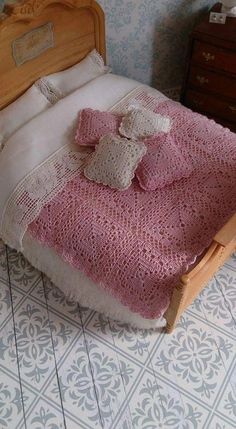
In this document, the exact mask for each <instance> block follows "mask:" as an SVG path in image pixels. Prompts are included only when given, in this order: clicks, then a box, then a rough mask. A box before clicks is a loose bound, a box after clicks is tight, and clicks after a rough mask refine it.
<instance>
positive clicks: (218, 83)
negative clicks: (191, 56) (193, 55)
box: [189, 65, 236, 100]
mask: <svg viewBox="0 0 236 429" xmlns="http://www.w3.org/2000/svg"><path fill="white" fill-rule="evenodd" d="M189 84H190V85H192V86H195V87H197V88H203V89H205V90H207V91H212V92H215V93H217V94H221V95H223V96H225V97H231V98H235V100H236V79H234V78H230V77H227V76H225V75H222V74H217V73H214V72H212V71H210V70H207V69H203V68H201V67H197V66H193V65H192V66H191V68H190V74H189Z"/></svg>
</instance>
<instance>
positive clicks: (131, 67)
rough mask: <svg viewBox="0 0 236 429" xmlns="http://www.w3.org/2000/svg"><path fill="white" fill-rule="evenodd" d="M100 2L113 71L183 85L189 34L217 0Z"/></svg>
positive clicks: (156, 82)
mask: <svg viewBox="0 0 236 429" xmlns="http://www.w3.org/2000/svg"><path fill="white" fill-rule="evenodd" d="M8 2H11V3H13V2H14V0H8ZM98 2H99V3H100V4H101V6H102V7H103V9H104V11H105V14H106V28H107V48H108V62H109V64H110V65H111V66H112V68H113V71H114V72H115V73H117V74H121V75H124V76H128V77H131V78H133V79H136V80H139V81H141V82H143V83H148V84H151V85H153V86H155V87H157V88H160V89H166V88H172V87H176V86H179V85H181V81H182V76H183V69H184V61H185V53H186V47H187V43H188V34H189V33H190V31H191V29H192V28H193V26H194V23H195V22H196V20H197V19H198V18H199V17H200V16H201V14H202V13H203V12H204V11H206V10H207V9H208V8H209V6H211V5H212V4H214V3H215V1H214V0H98Z"/></svg>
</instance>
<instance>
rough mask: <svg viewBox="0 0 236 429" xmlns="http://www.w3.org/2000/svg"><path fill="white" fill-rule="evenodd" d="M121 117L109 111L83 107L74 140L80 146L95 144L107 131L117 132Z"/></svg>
mask: <svg viewBox="0 0 236 429" xmlns="http://www.w3.org/2000/svg"><path fill="white" fill-rule="evenodd" d="M120 123H121V117H120V116H118V115H114V114H113V113H110V112H100V111H99V110H93V109H83V110H81V111H80V113H79V122H78V128H77V130H76V134H75V141H76V143H78V144H79V145H82V146H95V145H96V144H98V143H99V139H100V138H101V137H103V136H104V135H106V134H108V133H112V134H119V126H120Z"/></svg>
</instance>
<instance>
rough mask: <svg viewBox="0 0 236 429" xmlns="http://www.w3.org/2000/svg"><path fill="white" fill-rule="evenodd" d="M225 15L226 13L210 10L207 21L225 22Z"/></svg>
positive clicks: (214, 22)
mask: <svg viewBox="0 0 236 429" xmlns="http://www.w3.org/2000/svg"><path fill="white" fill-rule="evenodd" d="M226 17H227V15H226V13H217V12H211V13H210V19H209V22H211V23H213V24H225V23H226Z"/></svg>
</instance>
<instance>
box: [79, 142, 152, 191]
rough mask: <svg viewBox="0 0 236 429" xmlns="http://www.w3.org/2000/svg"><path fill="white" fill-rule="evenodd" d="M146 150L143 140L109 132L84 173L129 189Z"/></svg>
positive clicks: (105, 182) (86, 175)
mask: <svg viewBox="0 0 236 429" xmlns="http://www.w3.org/2000/svg"><path fill="white" fill-rule="evenodd" d="M146 151H147V149H146V146H145V145H144V143H142V142H138V141H131V140H127V139H124V138H121V137H119V136H116V135H114V134H107V135H105V136H104V137H102V138H101V139H100V141H99V144H98V145H97V146H96V149H95V152H94V153H93V154H92V155H91V157H90V159H89V161H88V164H87V165H86V167H85V169H84V175H85V177H87V179H89V180H92V181H94V182H97V183H102V184H103V185H105V186H110V188H114V189H119V190H125V189H128V188H129V186H130V185H131V182H132V179H133V178H134V173H135V170H136V168H137V166H138V164H139V163H140V161H141V160H142V158H143V156H144V155H145V153H146Z"/></svg>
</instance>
